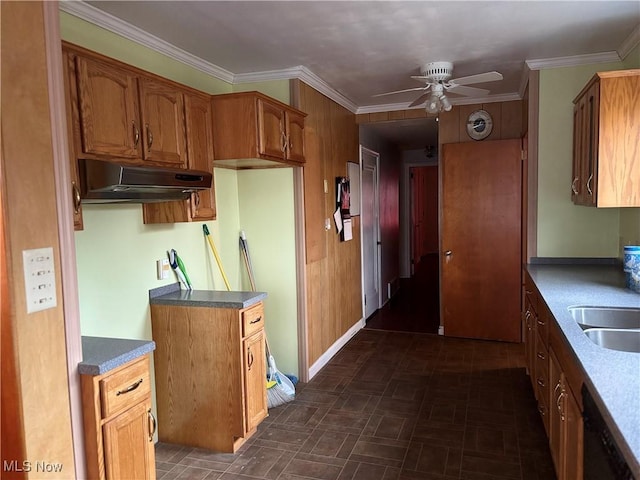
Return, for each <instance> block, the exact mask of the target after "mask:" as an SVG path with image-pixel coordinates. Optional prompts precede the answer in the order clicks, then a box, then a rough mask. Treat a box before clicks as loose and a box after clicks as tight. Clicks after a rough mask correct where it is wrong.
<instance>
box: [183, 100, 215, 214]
mask: <svg viewBox="0 0 640 480" xmlns="http://www.w3.org/2000/svg"><path fill="white" fill-rule="evenodd" d="M185 119H186V125H187V137H188V139H189V141H188V142H187V152H188V163H189V168H190V169H193V170H204V171H207V172H211V173H212V174H213V125H212V118H211V99H210V97H209V96H198V95H185ZM211 182H212V184H211V188H210V189H209V190H204V191H201V192H198V193H195V194H193V195H191V201H190V204H191V205H190V206H191V218H192V219H193V220H215V219H216V197H215V191H214V187H213V182H214V179H212V180H211Z"/></svg>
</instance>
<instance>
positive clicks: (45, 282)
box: [22, 247, 58, 313]
mask: <svg viewBox="0 0 640 480" xmlns="http://www.w3.org/2000/svg"><path fill="white" fill-rule="evenodd" d="M22 263H23V269H24V286H25V290H26V294H27V313H33V312H39V311H41V310H46V309H47V308H54V307H55V306H57V305H58V302H57V299H56V275H55V270H54V266H53V248H52V247H46V248H35V249H32V250H23V251H22Z"/></svg>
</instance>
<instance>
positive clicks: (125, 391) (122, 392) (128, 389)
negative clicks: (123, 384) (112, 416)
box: [116, 379, 142, 397]
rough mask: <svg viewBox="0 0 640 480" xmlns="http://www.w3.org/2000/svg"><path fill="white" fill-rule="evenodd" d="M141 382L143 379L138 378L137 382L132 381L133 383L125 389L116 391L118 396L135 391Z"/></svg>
mask: <svg viewBox="0 0 640 480" xmlns="http://www.w3.org/2000/svg"><path fill="white" fill-rule="evenodd" d="M141 383H142V379H140V380H138V381H137V382H135V383H132V384H131V385H129V386H128V387H127V388H125V389H124V390H118V391H117V392H116V397H118V396H120V395H124V394H125V393H129V392H133V391H134V390H135V389H136V388H138V387H139V386H140V384H141Z"/></svg>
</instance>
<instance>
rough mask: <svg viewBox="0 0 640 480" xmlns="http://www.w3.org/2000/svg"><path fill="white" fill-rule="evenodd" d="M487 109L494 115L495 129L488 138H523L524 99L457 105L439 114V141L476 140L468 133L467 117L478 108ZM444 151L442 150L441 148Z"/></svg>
mask: <svg viewBox="0 0 640 480" xmlns="http://www.w3.org/2000/svg"><path fill="white" fill-rule="evenodd" d="M481 108H482V109H483V110H486V111H487V112H489V113H490V114H491V116H492V117H493V130H492V131H491V134H490V135H489V136H488V137H487V138H486V140H507V139H511V138H522V136H523V135H524V128H523V124H522V100H513V101H510V102H495V103H477V104H473V105H456V106H454V107H453V108H452V109H451V111H450V112H442V113H440V115H439V123H438V143H439V145H442V144H444V143H460V142H474V141H475V140H473V139H471V138H470V137H469V135H467V118H468V117H469V114H470V113H471V112H473V111H474V110H478V109H481ZM440 151H442V150H440Z"/></svg>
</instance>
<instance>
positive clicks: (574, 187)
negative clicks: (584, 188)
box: [571, 177, 578, 195]
mask: <svg viewBox="0 0 640 480" xmlns="http://www.w3.org/2000/svg"><path fill="white" fill-rule="evenodd" d="M577 181H578V177H576V178H574V179H573V182H571V191H572V192H573V194H574V195H578V190H577V189H576V182H577Z"/></svg>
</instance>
